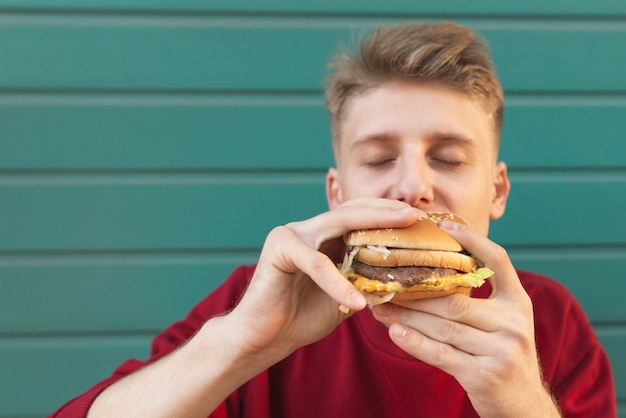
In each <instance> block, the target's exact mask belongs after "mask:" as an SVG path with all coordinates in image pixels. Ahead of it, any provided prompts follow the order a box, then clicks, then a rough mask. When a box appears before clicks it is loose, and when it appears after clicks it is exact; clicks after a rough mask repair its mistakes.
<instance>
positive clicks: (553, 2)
mask: <svg viewBox="0 0 626 418" xmlns="http://www.w3.org/2000/svg"><path fill="white" fill-rule="evenodd" d="M0 7H2V8H5V9H10V8H17V9H19V10H24V9H26V10H28V9H31V8H33V9H37V8H43V9H44V10H46V11H49V10H61V11H62V10H67V9H70V10H71V9H78V10H95V11H102V10H105V11H108V10H120V11H123V10H129V11H137V10H140V11H168V12H176V11H183V12H193V11H198V12H243V13H258V12H264V13H279V14H282V13H290V14H292V13H298V14H300V13H314V14H319V13H340V14H357V15H362V14H366V13H372V14H377V15H389V14H395V13H400V14H402V15H406V14H409V15H410V14H418V15H419V14H429V15H430V14H438V15H444V16H446V15H453V16H458V15H461V14H469V15H476V14H480V15H523V16H526V15H542V14H548V15H552V14H556V15H559V16H579V15H582V16H585V17H588V16H594V15H595V16H598V15H600V16H602V15H609V16H611V17H616V15H623V14H626V6H625V5H624V3H623V2H622V1H620V0H597V1H594V2H593V3H589V2H587V1H584V0H574V1H572V0H569V1H568V0H550V1H548V2H546V1H542V0H528V1H524V2H494V1H489V0H475V1H472V2H471V3H470V2H467V1H464V0H450V1H447V2H445V3H439V2H406V1H402V0H388V1H386V2H384V3H381V2H379V1H375V0H363V1H360V2H358V3H354V2H349V1H343V0H341V1H337V0H320V1H316V2H302V1H299V2H293V1H287V0H266V1H263V2H258V1H255V0H229V1H222V2H216V1H212V2H206V1H202V0H178V1H176V2H174V1H171V0H132V1H129V0H99V1H95V0H94V1H88V2H86V1H84V0H55V1H54V2H51V1H49V0H1V1H0Z"/></svg>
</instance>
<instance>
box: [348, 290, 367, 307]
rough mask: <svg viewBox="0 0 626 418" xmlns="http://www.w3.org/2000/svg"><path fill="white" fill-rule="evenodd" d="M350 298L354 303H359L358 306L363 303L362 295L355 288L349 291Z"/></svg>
mask: <svg viewBox="0 0 626 418" xmlns="http://www.w3.org/2000/svg"><path fill="white" fill-rule="evenodd" d="M350 300H351V301H352V303H354V304H355V305H359V306H361V305H365V297H363V295H362V294H361V293H360V292H357V291H356V290H355V291H353V292H352V293H350Z"/></svg>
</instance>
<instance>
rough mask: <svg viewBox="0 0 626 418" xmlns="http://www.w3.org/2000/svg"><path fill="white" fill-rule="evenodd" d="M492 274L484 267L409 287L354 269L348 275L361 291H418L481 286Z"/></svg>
mask: <svg viewBox="0 0 626 418" xmlns="http://www.w3.org/2000/svg"><path fill="white" fill-rule="evenodd" d="M491 274H493V272H492V271H491V270H489V269H486V268H482V269H478V270H476V271H475V272H472V273H459V274H455V275H453V276H448V277H441V278H432V279H428V282H427V283H422V284H418V285H414V286H411V287H407V288H405V287H403V286H402V285H401V284H400V283H398V282H394V281H390V282H387V283H383V282H381V281H379V280H372V279H368V278H367V277H364V276H361V275H360V274H356V273H355V272H354V271H351V272H349V273H348V275H347V277H350V278H352V279H354V282H353V283H354V287H356V288H357V289H358V290H360V291H361V292H378V291H386V292H416V291H437V290H448V289H452V288H454V287H457V286H466V287H480V286H482V284H483V283H484V282H485V279H486V278H487V277H489V276H490V275H491Z"/></svg>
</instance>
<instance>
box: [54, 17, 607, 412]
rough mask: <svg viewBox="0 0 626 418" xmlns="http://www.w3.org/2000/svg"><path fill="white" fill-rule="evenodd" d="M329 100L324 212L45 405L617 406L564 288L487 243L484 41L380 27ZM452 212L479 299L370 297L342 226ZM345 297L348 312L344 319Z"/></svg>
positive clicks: (492, 114) (495, 108) (492, 197)
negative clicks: (472, 260)
mask: <svg viewBox="0 0 626 418" xmlns="http://www.w3.org/2000/svg"><path fill="white" fill-rule="evenodd" d="M335 65H336V69H335V72H334V73H333V74H332V75H331V76H330V77H329V79H328V87H327V105H328V110H329V115H330V120H331V126H332V132H333V148H334V152H335V158H336V168H331V169H330V170H329V172H328V176H327V198H328V202H329V206H330V209H331V210H330V211H329V212H327V213H323V214H320V215H318V216H316V217H314V218H312V219H308V220H305V221H302V222H295V223H292V224H288V225H286V226H281V227H277V228H276V229H274V230H273V231H272V232H271V233H270V234H269V235H268V237H267V240H266V242H265V245H264V247H263V250H262V252H261V256H260V259H259V262H258V264H257V266H256V268H252V267H242V268H240V269H237V270H236V271H235V272H234V273H233V274H232V275H231V276H230V277H229V278H228V279H227V280H226V282H225V283H224V284H223V285H222V286H220V287H219V288H218V289H217V290H216V291H215V292H214V293H212V294H211V295H209V296H207V297H206V298H205V299H204V300H203V301H202V302H201V303H200V304H199V305H198V306H196V307H195V308H194V309H193V310H192V311H191V312H190V314H189V316H188V317H187V318H186V319H185V320H183V321H181V322H179V323H177V324H174V325H172V326H171V327H170V328H168V329H166V330H165V331H164V332H163V333H162V334H160V335H159V336H158V337H157V338H156V340H155V341H154V344H153V352H152V355H151V357H150V359H148V360H147V361H146V362H140V361H137V360H130V361H128V362H126V363H124V364H123V365H122V366H120V367H119V368H118V370H117V371H116V372H115V373H114V374H113V375H112V376H111V377H110V378H109V379H107V380H105V381H103V382H101V383H99V384H97V385H96V386H94V387H93V388H91V389H90V390H89V391H88V392H86V393H85V394H83V395H82V396H80V397H78V398H76V399H75V400H73V401H70V402H69V403H68V404H66V405H65V406H64V407H62V408H61V409H60V410H59V411H57V413H56V414H55V415H54V416H58V417H64V416H72V417H74V416H82V415H86V414H87V413H88V415H89V416H90V417H98V416H107V417H110V416H150V417H158V416H164V417H177V416H180V417H183V416H185V417H203V416H209V415H212V416H215V417H280V416H294V417H295V416H297V417H319V416H325V415H330V416H341V417H356V416H359V417H363V416H375V417H379V416H390V417H409V416H412V417H414V416H423V417H453V416H454V417H472V416H481V417H508V416H516V417H517V416H525V417H542V418H545V417H557V416H561V414H562V415H563V416H568V417H574V416H576V417H578V416H580V417H583V416H585V417H588V416H603V417H610V416H615V415H616V411H615V408H616V407H615V405H616V403H615V391H614V387H613V381H612V376H611V371H610V367H609V362H608V359H607V356H606V354H605V352H604V350H603V349H602V347H601V346H600V344H599V343H598V341H597V339H596V337H595V336H594V334H593V331H592V329H591V327H590V325H589V322H588V320H587V319H586V317H585V315H584V313H583V312H582V310H581V308H580V306H579V305H578V304H577V303H576V302H575V301H574V299H573V298H572V297H571V295H570V294H569V293H568V292H567V291H566V290H565V289H564V288H563V287H562V286H560V285H559V284H557V283H556V282H554V281H552V280H550V279H548V278H545V277H542V276H538V275H535V274H531V273H527V272H519V271H516V270H515V269H514V267H513V266H512V265H511V262H510V261H509V258H508V256H507V254H506V252H505V250H504V249H502V248H501V247H499V246H498V245H496V244H495V243H493V242H491V241H490V240H489V239H488V238H487V233H488V229H489V221H490V219H496V218H498V217H500V216H502V214H503V213H504V210H505V205H506V200H507V196H508V192H509V187H510V185H509V181H508V178H507V171H506V166H505V165H504V163H502V162H498V160H497V154H498V141H499V136H500V128H501V124H502V108H503V96H502V91H501V88H500V85H499V82H498V80H497V77H496V75H495V72H494V70H493V68H492V64H491V61H490V58H489V56H488V53H487V51H486V48H485V46H484V44H483V43H482V40H481V39H480V38H478V37H477V36H476V35H475V34H474V33H472V32H471V31H470V30H468V29H466V28H462V27H459V26H456V25H453V24H426V25H416V24H413V25H401V26H395V27H390V28H380V29H378V30H377V31H376V32H375V33H374V34H373V35H371V36H370V37H369V38H368V39H367V40H366V41H365V42H363V43H362V45H361V49H360V51H359V53H358V54H357V55H356V56H354V57H349V56H340V57H338V59H337V61H336V62H335ZM425 212H452V213H455V214H457V215H459V216H461V217H462V218H464V219H465V220H466V221H467V222H468V223H469V225H470V227H465V226H459V225H458V224H454V223H452V224H450V223H446V222H443V223H442V224H441V225H440V226H441V228H443V229H444V230H446V231H447V232H449V233H450V234H451V235H452V236H453V237H454V238H456V239H457V240H458V241H459V242H460V243H461V244H462V245H463V246H464V247H465V248H466V249H467V250H469V251H470V252H471V253H472V254H473V255H475V256H476V257H477V258H478V259H480V260H482V261H483V262H484V263H485V264H486V265H487V266H488V267H489V268H491V269H492V270H493V271H494V272H495V276H494V277H493V278H492V279H490V281H489V283H486V284H485V285H484V286H483V287H481V288H479V289H477V290H476V291H475V292H474V294H473V295H472V297H471V298H469V297H466V296H463V295H450V296H446V297H442V298H436V299H427V300H418V301H410V302H395V303H394V301H393V300H392V301H391V302H390V303H386V304H382V305H378V306H374V307H373V308H372V309H365V308H366V302H365V299H364V297H363V296H362V295H361V294H360V293H359V292H357V291H356V290H355V288H354V287H353V286H352V285H351V284H350V283H349V282H348V281H347V280H346V279H344V277H343V276H342V275H341V274H340V273H339V272H338V270H337V268H336V264H335V263H336V262H337V261H338V260H339V259H341V256H342V253H343V247H342V244H341V237H342V235H343V234H345V233H346V232H349V231H351V230H354V229H365V228H387V227H401V226H406V225H409V224H411V223H412V222H414V221H415V220H416V219H417V218H418V217H419V216H422V215H424V213H425ZM339 305H344V306H346V307H348V308H350V309H351V310H352V313H351V314H344V313H342V312H341V311H340V310H339V309H338V306H339Z"/></svg>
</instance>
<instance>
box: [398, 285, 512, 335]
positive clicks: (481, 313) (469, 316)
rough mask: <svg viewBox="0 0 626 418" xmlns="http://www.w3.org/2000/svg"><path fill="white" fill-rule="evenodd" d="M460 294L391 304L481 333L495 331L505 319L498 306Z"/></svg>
mask: <svg viewBox="0 0 626 418" xmlns="http://www.w3.org/2000/svg"><path fill="white" fill-rule="evenodd" d="M487 302H488V301H487V300H485V299H474V298H470V297H468V296H465V295H461V294H452V295H448V296H444V297H439V298H431V299H419V300H413V301H397V302H394V301H392V303H393V304H394V305H398V306H401V307H403V308H407V309H410V310H412V311H418V312H424V313H426V314H430V315H435V316H437V317H440V318H445V319H447V320H450V321H454V322H459V323H462V324H466V325H469V326H471V327H474V328H476V329H479V330H482V331H487V332H491V331H497V330H498V329H500V328H501V327H502V326H503V325H504V321H505V318H504V317H503V316H502V315H501V314H500V313H499V312H498V311H497V309H498V308H499V305H498V304H494V303H487Z"/></svg>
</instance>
